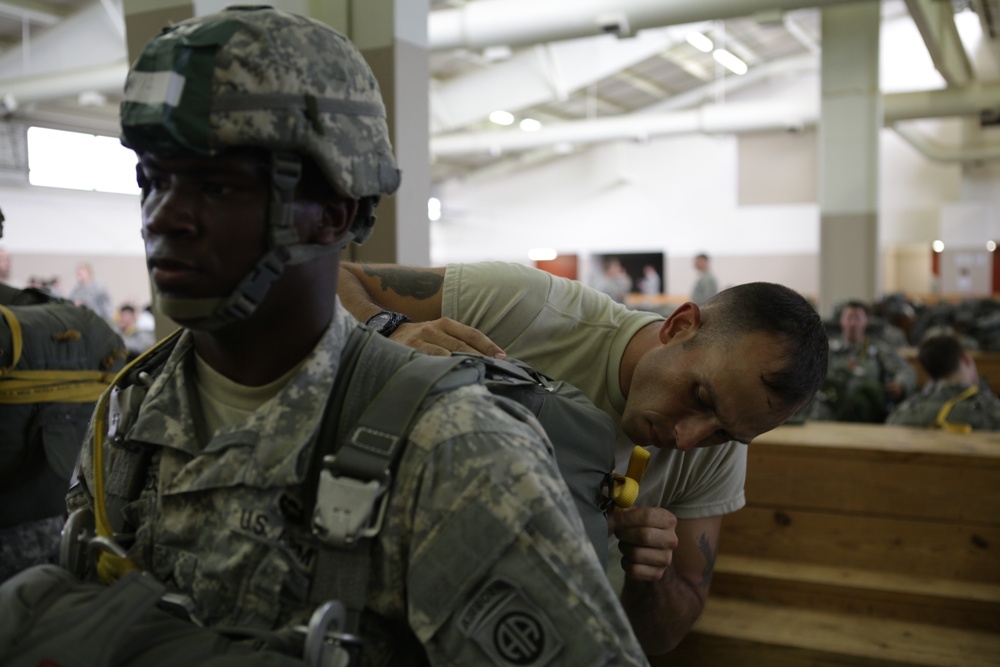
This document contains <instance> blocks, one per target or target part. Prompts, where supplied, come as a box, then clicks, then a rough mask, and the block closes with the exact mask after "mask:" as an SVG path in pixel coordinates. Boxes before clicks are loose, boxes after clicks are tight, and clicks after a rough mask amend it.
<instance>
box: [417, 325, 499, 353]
mask: <svg viewBox="0 0 1000 667" xmlns="http://www.w3.org/2000/svg"><path fill="white" fill-rule="evenodd" d="M435 323H440V329H441V331H442V332H444V333H445V334H447V335H448V336H449V337H450V339H451V340H452V341H453V342H454V343H455V347H453V348H451V349H452V352H469V353H473V354H482V355H485V356H487V357H497V356H500V355H502V358H506V357H507V355H506V354H505V353H504V351H503V348H501V347H500V346H499V345H497V344H496V343H494V342H493V341H492V340H490V337H489V336H487V335H486V334H484V333H483V332H482V331H479V330H478V329H474V328H473V327H469V326H466V325H464V324H462V323H460V322H456V321H455V320H451V319H448V318H446V317H442V318H441V319H440V320H436V321H435Z"/></svg>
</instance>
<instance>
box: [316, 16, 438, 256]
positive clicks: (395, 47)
mask: <svg viewBox="0 0 1000 667" xmlns="http://www.w3.org/2000/svg"><path fill="white" fill-rule="evenodd" d="M312 9H313V16H314V17H315V18H319V19H320V20H324V21H327V22H329V23H330V25H332V26H334V27H335V28H337V29H338V30H340V31H341V32H343V33H344V34H346V35H347V36H348V37H350V38H351V40H352V41H353V42H354V43H355V44H357V46H358V48H359V49H361V52H362V53H363V54H364V56H365V59H366V60H367V61H368V63H369V64H370V65H371V67H372V69H373V70H374V72H375V76H376V77H377V78H378V81H379V86H380V87H381V89H382V98H383V99H384V100H385V106H386V112H387V114H388V118H389V134H390V135H391V137H392V145H393V148H394V150H395V153H396V160H397V161H398V163H399V168H400V169H401V170H402V172H403V182H402V185H401V186H400V188H399V190H398V191H397V192H396V194H395V195H393V196H391V197H386V198H383V199H382V203H381V204H379V207H378V208H377V209H376V213H377V216H378V218H377V220H378V221H377V222H376V224H375V231H374V232H373V233H372V236H371V238H370V239H368V241H367V242H366V243H365V244H364V245H363V246H352V247H351V248H348V249H347V251H346V253H347V255H348V256H349V257H350V258H351V259H352V260H355V261H365V262H396V263H399V264H409V265H414V266H428V265H429V264H430V222H429V220H428V218H427V199H428V197H429V196H430V185H431V182H430V147H429V143H430V139H429V128H430V110H429V99H430V98H429V88H430V62H429V50H428V45H427V15H428V12H429V10H430V2H429V0H332V1H331V0H312Z"/></svg>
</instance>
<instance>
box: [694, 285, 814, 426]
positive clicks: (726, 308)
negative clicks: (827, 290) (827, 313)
mask: <svg viewBox="0 0 1000 667" xmlns="http://www.w3.org/2000/svg"><path fill="white" fill-rule="evenodd" d="M702 324H703V325H707V330H706V333H707V334H708V335H709V338H712V337H714V336H719V337H720V338H729V339H730V340H731V339H732V338H734V337H736V336H741V335H746V334H750V333H754V332H758V331H759V332H762V333H765V334H770V335H772V336H774V337H775V338H776V339H777V340H778V341H780V342H781V343H782V344H783V346H784V348H785V358H784V360H783V361H784V367H783V368H782V369H781V370H779V371H777V372H774V373H766V374H761V378H760V379H761V382H763V383H764V386H766V387H767V388H768V389H769V390H770V391H771V392H772V393H773V394H774V395H775V396H776V397H778V399H779V400H780V401H781V405H779V406H773V407H774V408H775V410H776V411H784V410H785V409H788V408H793V407H799V406H801V405H804V404H805V403H806V402H807V401H809V400H811V399H812V397H813V395H814V394H815V393H816V392H817V391H819V388H820V387H821V386H822V384H823V380H824V379H825V378H826V369H827V363H828V361H829V356H830V342H829V338H828V336H827V334H826V328H825V327H824V325H823V319H822V318H821V317H820V316H819V313H818V312H816V309H815V308H814V307H813V306H812V304H810V303H809V302H808V301H807V300H806V299H805V297H803V296H802V295H801V294H799V293H798V292H796V291H795V290H793V289H790V288H788V287H785V286H784V285H778V284H776V283H765V282H754V283H745V284H743V285H736V286H734V287H730V288H728V289H725V290H722V291H721V292H719V293H718V294H716V295H715V296H713V297H712V298H711V299H709V300H708V301H707V302H706V303H705V305H704V306H703V307H702Z"/></svg>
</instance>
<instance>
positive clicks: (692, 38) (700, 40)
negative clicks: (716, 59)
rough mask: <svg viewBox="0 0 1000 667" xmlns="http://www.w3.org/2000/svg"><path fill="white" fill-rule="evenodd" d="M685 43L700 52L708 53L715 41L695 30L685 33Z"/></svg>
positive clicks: (713, 46)
mask: <svg viewBox="0 0 1000 667" xmlns="http://www.w3.org/2000/svg"><path fill="white" fill-rule="evenodd" d="M687 43H688V44H690V45H691V46H693V47H694V48H696V49H698V50H699V51H701V52H702V53H709V52H710V51H711V50H712V49H714V48H715V43H714V42H713V41H712V40H711V39H710V38H709V37H708V36H707V35H705V34H704V33H700V32H696V31H691V32H689V33H688V34H687Z"/></svg>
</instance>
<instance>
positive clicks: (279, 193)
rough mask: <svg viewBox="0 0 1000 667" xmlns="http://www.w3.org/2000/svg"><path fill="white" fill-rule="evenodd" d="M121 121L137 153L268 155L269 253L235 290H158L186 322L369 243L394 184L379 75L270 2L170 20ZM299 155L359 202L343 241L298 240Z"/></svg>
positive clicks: (242, 303)
mask: <svg viewBox="0 0 1000 667" xmlns="http://www.w3.org/2000/svg"><path fill="white" fill-rule="evenodd" d="M121 125H122V144H124V145H125V146H127V147H128V148H131V149H133V150H135V151H136V152H137V153H140V154H141V153H143V152H146V151H150V152H154V153H159V154H165V155H166V154H171V153H177V152H183V153H192V154H195V155H203V156H206V157H211V156H214V155H218V154H220V153H222V152H223V151H225V150H227V149H230V148H261V149H264V150H265V151H267V152H269V153H270V156H271V202H270V207H269V213H268V226H269V232H268V250H267V252H266V253H265V254H264V255H263V256H262V257H261V258H260V259H259V260H258V262H257V264H256V265H255V266H254V268H253V270H251V271H250V272H249V273H248V274H247V275H246V276H245V277H244V279H243V280H242V281H241V282H240V283H239V284H238V285H237V286H236V288H235V289H234V290H233V292H232V293H231V294H230V295H229V296H228V297H221V298H212V299H176V298H172V297H169V296H166V295H159V294H157V295H156V297H157V303H158V305H159V307H160V308H161V310H163V312H164V313H166V314H167V315H168V316H170V317H171V318H173V319H175V320H177V321H179V322H181V323H182V324H184V326H186V327H188V328H194V329H204V330H212V329H217V328H218V327H220V326H222V325H224V324H226V323H228V322H232V321H234V320H240V319H245V318H246V317H249V316H250V315H251V314H252V313H253V312H255V311H256V309H257V307H258V306H259V305H260V303H261V302H262V301H263V299H264V297H265V296H266V295H267V293H268V291H269V289H270V286H271V284H273V282H274V281H275V280H277V279H278V277H279V276H280V275H281V274H282V273H283V271H284V269H285V267H286V266H287V265H290V264H298V263H301V262H305V261H309V260H311V259H313V258H316V257H318V256H321V255H325V254H332V253H336V252H339V251H340V249H341V248H342V247H343V246H344V245H346V244H347V243H350V241H351V240H354V241H357V242H358V243H361V242H362V241H364V240H365V239H366V238H367V237H368V235H369V233H370V232H371V228H372V225H373V224H374V221H375V216H374V212H373V211H374V207H375V205H376V204H377V203H378V200H379V197H380V196H381V195H383V194H389V193H392V192H394V191H395V190H396V188H397V187H398V186H399V180H400V176H399V170H398V169H397V168H396V163H395V160H394V159H393V155H392V146H391V144H390V142H389V130H388V126H387V124H386V119H385V107H384V106H383V104H382V98H381V94H380V92H379V87H378V82H377V81H376V80H375V76H374V74H372V71H371V68H369V66H368V64H367V63H366V62H365V60H364V58H363V57H362V56H361V53H360V52H359V51H358V50H357V48H356V47H355V46H354V45H353V44H352V43H351V42H350V41H349V40H348V39H347V38H346V37H345V36H343V35H341V34H340V33H338V32H337V31H335V30H333V29H332V28H330V27H329V26H327V25H325V24H323V23H320V22H319V21H315V20H313V19H309V18H306V17H303V16H297V15H294V14H289V13H287V12H283V11H280V10H276V9H274V8H272V7H267V6H234V7H229V8H227V9H225V10H223V11H221V12H218V13H215V14H209V15H206V16H200V17H196V18H192V19H188V20H186V21H182V22H180V23H177V24H175V25H172V26H169V27H167V28H165V29H164V31H163V32H162V33H161V34H160V35H158V36H156V37H154V38H153V39H151V40H150V41H149V42H148V43H147V44H146V46H145V47H144V48H143V50H142V53H141V54H140V55H139V58H138V59H137V60H136V62H135V63H134V64H133V65H132V67H131V69H130V70H129V74H128V78H127V79H126V82H125V96H124V99H123V101H122V105H121ZM302 156H306V157H308V158H311V159H312V160H313V161H314V162H315V163H316V165H317V166H318V167H319V169H320V170H321V171H322V173H323V174H324V176H325V178H326V180H327V182H328V183H329V184H330V185H331V186H332V187H333V188H334V190H336V191H337V192H338V193H339V194H341V195H343V196H346V197H349V198H351V199H354V200H356V201H357V202H358V206H357V214H356V216H355V219H354V220H353V221H352V225H351V228H350V233H349V234H346V235H345V238H344V239H343V240H342V242H341V243H339V244H336V245H318V244H303V243H301V242H300V240H299V235H298V231H297V230H296V229H295V226H294V223H293V220H294V214H293V203H294V197H295V189H296V186H297V184H298V182H299V179H300V177H301V170H302Z"/></svg>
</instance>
